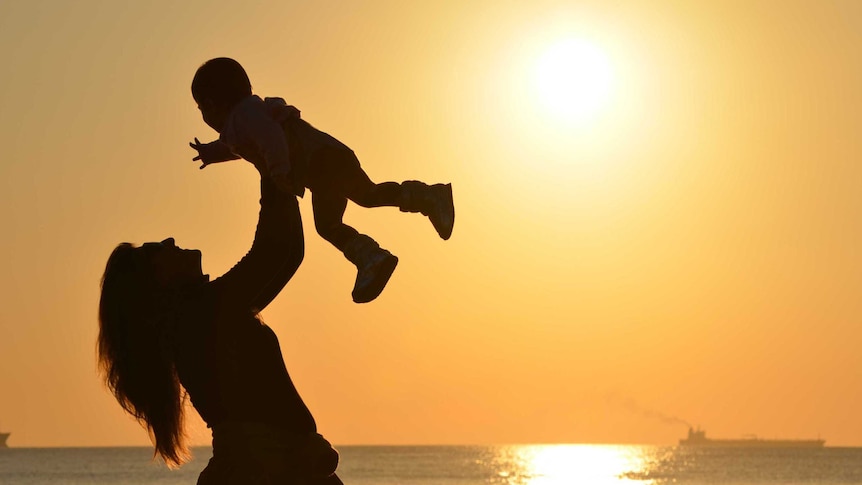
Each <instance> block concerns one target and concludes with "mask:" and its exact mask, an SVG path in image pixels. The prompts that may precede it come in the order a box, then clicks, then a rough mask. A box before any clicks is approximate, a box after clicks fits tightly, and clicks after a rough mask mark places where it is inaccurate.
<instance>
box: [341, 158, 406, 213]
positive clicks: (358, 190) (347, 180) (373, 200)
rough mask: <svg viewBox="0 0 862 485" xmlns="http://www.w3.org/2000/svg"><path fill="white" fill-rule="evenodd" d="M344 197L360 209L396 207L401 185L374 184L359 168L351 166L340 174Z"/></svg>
mask: <svg viewBox="0 0 862 485" xmlns="http://www.w3.org/2000/svg"><path fill="white" fill-rule="evenodd" d="M341 178H342V180H341V184H340V185H341V187H342V190H343V191H344V195H345V196H347V198H348V199H350V200H352V201H353V202H355V203H356V204H357V205H359V206H361V207H398V204H399V201H400V200H401V184H399V183H398V182H383V183H379V184H376V183H374V182H372V181H371V179H370V178H369V177H368V175H367V174H366V173H365V171H364V170H362V167H360V166H359V162H357V163H356V165H352V166H351V167H350V168H349V169H347V170H346V171H345V173H342V174H341Z"/></svg>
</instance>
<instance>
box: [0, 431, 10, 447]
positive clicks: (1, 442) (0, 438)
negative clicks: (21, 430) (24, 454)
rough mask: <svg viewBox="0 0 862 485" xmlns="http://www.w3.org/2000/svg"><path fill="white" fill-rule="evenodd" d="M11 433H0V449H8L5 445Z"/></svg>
mask: <svg viewBox="0 0 862 485" xmlns="http://www.w3.org/2000/svg"><path fill="white" fill-rule="evenodd" d="M10 434H12V433H0V448H8V447H9V445H7V444H6V440H8V439H9V435H10Z"/></svg>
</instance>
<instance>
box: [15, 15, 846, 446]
mask: <svg viewBox="0 0 862 485" xmlns="http://www.w3.org/2000/svg"><path fill="white" fill-rule="evenodd" d="M611 3H613V5H610V4H611ZM701 3H705V2H689V1H675V2H674V1H655V2H648V1H632V2H602V1H596V2H577V1H571V0H568V1H545V0H535V1H531V2H499V1H484V0H482V1H470V2H461V1H445V2H398V1H383V0H369V1H357V2H340V1H321V2H246V3H244V4H243V7H242V10H241V11H237V4H236V2H209V1H206V2H205V1H201V0H194V1H187V2H167V1H154V2H139V4H137V5H136V6H128V5H126V4H125V2H120V3H117V2H98V1H89V0H85V1H80V2H25V1H11V2H2V3H0V59H3V66H4V67H3V76H2V79H3V81H2V89H0V146H2V162H0V193H2V194H3V203H2V204H0V225H2V228H3V229H2V230H3V234H4V237H3V238H2V240H0V248H2V254H4V255H6V257H5V258H2V259H0V275H2V277H0V294H2V298H3V301H2V303H0V369H2V371H0V430H3V431H12V433H13V434H12V438H11V439H10V445H12V446H22V447H23V446H92V445H100V446H101V445H144V444H146V443H147V438H146V435H145V433H143V432H142V431H141V430H140V428H139V427H138V426H137V425H136V424H135V423H134V422H133V421H132V420H131V419H130V418H128V417H127V416H125V415H124V414H123V413H122V411H121V409H120V407H119V406H118V405H117V404H116V402H114V400H113V398H112V397H111V396H110V395H109V394H108V393H107V392H106V391H105V390H104V388H103V387H102V386H101V384H100V382H99V380H98V379H97V377H96V365H95V352H94V341H95V338H96V333H97V326H96V307H97V302H98V282H99V278H100V276H101V272H102V270H103V269H104V263H105V260H106V258H107V256H108V254H109V253H110V251H111V249H112V248H113V247H114V246H115V245H116V244H117V243H118V242H120V241H132V242H136V243H141V242H144V241H148V240H159V239H162V238H164V237H167V236H173V237H175V238H176V240H177V243H178V244H179V245H181V246H184V247H193V248H200V249H201V250H202V251H203V254H204V257H203V264H204V270H205V271H206V272H208V273H210V274H212V275H214V276H215V275H219V274H221V273H223V272H224V271H226V270H227V269H228V268H229V267H230V266H231V265H232V264H233V263H234V262H236V261H237V260H238V259H239V258H240V257H241V256H242V255H243V254H244V252H245V251H246V250H247V248H248V247H249V246H250V244H251V240H252V235H253V230H254V225H255V223H256V217H257V193H256V191H257V182H256V174H255V172H254V170H253V169H252V168H251V167H250V166H248V165H247V164H244V163H240V162H235V163H233V164H223V165H219V166H214V167H210V168H208V169H207V170H204V171H199V170H198V169H197V165H196V164H195V163H192V162H191V161H190V158H191V157H192V155H193V153H192V151H191V150H190V149H189V147H188V141H190V140H191V139H192V138H193V137H194V136H198V137H200V138H201V139H202V140H203V139H207V140H209V139H212V138H214V137H215V134H214V133H213V132H212V131H211V130H210V129H209V128H207V127H206V126H205V125H204V124H203V122H202V121H201V120H200V118H199V114H198V112H197V110H196V108H195V104H194V102H193V101H192V99H191V96H190V94H189V89H188V87H189V84H190V80H191V76H192V74H193V73H194V70H195V69H196V67H197V66H198V65H199V64H200V63H201V62H203V61H204V60H206V59H208V58H211V57H216V56H231V57H234V58H236V59H238V60H239V61H240V62H242V63H243V64H244V65H245V67H246V69H247V71H248V72H249V75H250V76H251V78H252V84H253V86H254V89H255V91H256V92H257V93H258V94H261V95H267V96H282V97H284V98H286V99H287V100H288V102H289V103H291V104H294V105H296V106H298V107H299V108H300V109H302V112H303V117H305V118H306V119H308V120H309V121H311V122H312V123H313V124H315V125H316V126H318V127H320V128H321V129H323V130H325V131H328V132H330V133H332V134H333V135H335V136H336V137H338V138H340V139H341V140H343V141H344V142H345V143H347V144H348V145H350V146H351V147H352V148H353V149H354V150H355V151H356V153H357V154H358V155H359V157H360V159H361V160H362V161H363V166H364V167H365V168H366V170H367V171H368V173H369V174H370V175H371V176H372V178H374V179H375V180H377V181H384V180H399V181H400V180H404V179H420V180H424V181H428V182H437V181H451V182H452V183H453V186H454V189H455V200H456V205H457V211H458V212H457V214H458V217H457V223H456V226H455V231H454V234H453V236H452V239H451V240H450V241H446V242H443V241H441V240H439V239H438V238H437V236H436V234H435V233H434V231H433V229H432V228H431V225H430V224H429V223H428V222H427V221H425V220H422V218H421V217H419V216H416V215H408V214H402V213H400V212H399V211H398V210H397V209H376V210H365V209H363V210H358V209H357V208H355V207H350V208H349V209H348V212H347V216H346V219H347V220H348V222H349V223H351V224H353V225H355V226H356V227H357V228H358V229H360V230H362V231H364V232H367V233H369V234H371V235H372V236H373V237H375V238H376V239H377V240H379V241H380V242H381V244H382V245H383V246H384V247H386V248H388V249H390V250H391V251H392V252H393V253H395V254H396V255H398V256H399V257H400V259H401V262H400V264H399V267H398V270H397V272H396V273H395V276H394V277H393V279H392V281H391V282H390V284H389V286H388V288H387V289H386V291H385V292H384V293H383V295H382V296H381V297H380V298H379V299H378V300H376V301H375V302H373V303H371V304H368V305H363V306H359V305H356V304H354V303H352V302H351V300H350V290H351V288H352V285H353V278H354V277H355V269H354V267H353V266H352V265H350V263H348V262H347V261H346V260H345V259H344V258H343V257H342V256H341V255H340V254H338V253H337V252H336V251H335V250H334V249H333V248H332V247H331V246H329V245H328V244H327V243H325V242H324V241H323V240H322V239H321V238H320V237H319V236H317V234H316V233H315V232H314V229H313V224H312V223H311V212H310V209H311V207H310V200H308V199H305V200H303V201H302V210H303V215H304V218H305V225H306V240H307V256H306V259H305V262H304V263H303V266H302V267H301V268H300V270H299V272H298V274H297V276H296V277H295V279H294V280H293V281H292V282H291V283H290V284H289V285H288V287H287V288H286V289H285V291H284V292H283V293H282V294H281V296H279V298H278V299H277V300H276V301H275V302H274V303H273V304H272V305H271V306H270V307H269V308H268V309H267V310H266V311H265V312H264V314H263V317H264V318H265V320H266V321H267V323H268V324H269V325H270V326H272V327H273V329H274V330H275V331H276V333H277V334H278V335H279V338H280V340H281V345H282V349H283V351H284V357H285V361H286V363H287V366H288V369H290V371H291V373H292V375H293V377H294V380H295V382H296V383H297V386H298V388H299V390H300V392H301V393H302V395H303V396H304V397H305V399H306V401H307V403H308V404H309V406H310V407H311V409H312V411H313V413H314V414H315V416H316V418H317V420H318V423H319V426H320V429H321V431H322V432H323V433H324V434H326V435H327V436H328V437H329V438H330V439H331V441H333V442H334V443H337V444H360V443H362V444H366V443H367V444H377V443H388V444H424V443H429V444H435V443H536V442H539V443H546V442H586V443H659V444H671V443H674V442H675V440H676V439H678V438H680V437H682V436H683V435H684V434H685V427H684V426H681V425H679V424H676V425H673V424H669V423H668V422H666V421H669V420H668V419H665V420H662V419H660V418H662V416H664V417H665V418H670V417H677V418H680V419H683V420H686V421H688V422H691V423H692V424H699V425H702V426H703V427H704V428H706V429H707V430H708V431H709V433H710V434H711V435H714V436H723V437H738V436H740V435H743V434H746V433H755V434H758V435H760V436H764V437H800V438H801V437H817V436H821V437H823V438H824V439H826V440H827V444H829V445H862V417H860V414H859V413H858V411H857V410H858V408H859V404H860V402H862V352H859V350H858V347H859V342H860V340H862V298H860V295H859V292H860V289H862V257H860V255H859V248H860V247H862V195H860V194H862V191H860V186H862V164H860V159H862V158H860V155H861V154H862V141H860V140H862V136H860V127H862V3H859V2H856V1H852V0H851V1H845V2H808V1H799V2H792V1H783V0H782V1H772V2H766V1H762V2H751V1H739V2H730V1H728V2H709V3H711V4H712V5H701ZM213 4H218V5H213ZM464 4H466V5H464ZM528 4H529V5H528ZM345 5H349V6H347V7H345ZM568 37H577V38H581V39H586V40H587V41H588V42H590V43H592V45H595V46H598V47H599V48H600V49H601V50H602V51H603V52H604V53H605V54H606V55H607V57H608V59H609V61H610V64H611V66H612V69H613V90H612V93H611V95H610V98H609V101H608V105H607V106H606V107H605V108H604V109H603V110H602V111H601V112H599V113H598V114H597V115H596V116H594V117H593V118H591V119H590V120H589V121H588V122H584V123H581V124H578V125H572V124H566V123H564V122H560V121H558V120H555V119H554V118H552V117H551V116H549V114H548V112H547V111H543V109H542V108H541V107H539V106H538V104H537V101H536V100H537V96H536V93H535V86H534V83H533V81H532V79H533V78H532V71H533V69H534V68H533V66H534V65H535V62H536V59H538V58H539V57H540V56H541V54H542V53H543V52H544V51H546V50H547V49H548V48H549V47H550V46H552V45H554V43H555V42H558V41H559V40H561V39H565V38H568ZM190 434H191V436H192V438H193V442H194V443H196V444H203V443H206V442H207V441H208V436H207V431H206V429H205V428H204V427H203V426H202V424H201V423H200V421H199V420H196V421H195V422H194V423H193V425H192V426H191V428H190Z"/></svg>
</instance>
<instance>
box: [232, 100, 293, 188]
mask: <svg viewBox="0 0 862 485" xmlns="http://www.w3.org/2000/svg"><path fill="white" fill-rule="evenodd" d="M298 116H299V111H298V110H297V109H296V108H294V107H292V106H288V105H287V103H286V102H285V101H284V100H283V99H281V98H266V99H264V100H262V99H260V97H258V96H255V95H251V96H248V97H247V98H245V99H243V100H242V101H240V102H239V103H238V104H237V105H236V106H235V107H234V108H233V110H231V112H230V114H229V115H228V118H227V120H225V124H224V127H223V128H222V131H221V136H219V141H221V142H222V143H224V144H225V145H227V147H228V148H229V149H230V151H231V152H233V153H235V154H236V155H239V156H240V157H242V158H244V159H246V160H248V161H249V162H251V163H253V164H254V165H255V166H257V167H258V168H259V169H261V168H265V170H262V172H263V173H268V174H269V175H270V177H272V179H273V180H274V181H275V182H276V184H277V185H278V186H279V187H280V188H282V190H286V191H287V192H289V193H293V194H296V195H299V196H302V194H303V193H304V190H305V189H304V188H303V187H301V186H297V184H296V182H297V181H294V180H291V179H292V177H291V173H290V172H291V163H290V149H289V147H288V144H287V137H286V136H285V134H284V129H283V128H282V126H281V124H282V123H283V122H284V121H285V120H287V119H288V118H291V117H293V118H296V117H298Z"/></svg>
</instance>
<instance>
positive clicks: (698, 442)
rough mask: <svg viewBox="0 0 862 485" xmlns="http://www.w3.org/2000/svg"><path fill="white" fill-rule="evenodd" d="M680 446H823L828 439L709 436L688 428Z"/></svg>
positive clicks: (699, 430) (701, 431) (703, 432)
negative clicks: (718, 437)
mask: <svg viewBox="0 0 862 485" xmlns="http://www.w3.org/2000/svg"><path fill="white" fill-rule="evenodd" d="M679 444H680V446H712V447H743V448H823V446H824V445H825V444H826V440H822V439H819V438H818V439H816V440H776V439H761V438H758V437H757V436H749V437H744V438H740V439H735V440H733V439H731V440H727V439H715V438H707V437H706V431H703V430H701V429H700V428H698V429H693V428H688V437H687V438H683V439H681V440H679Z"/></svg>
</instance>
